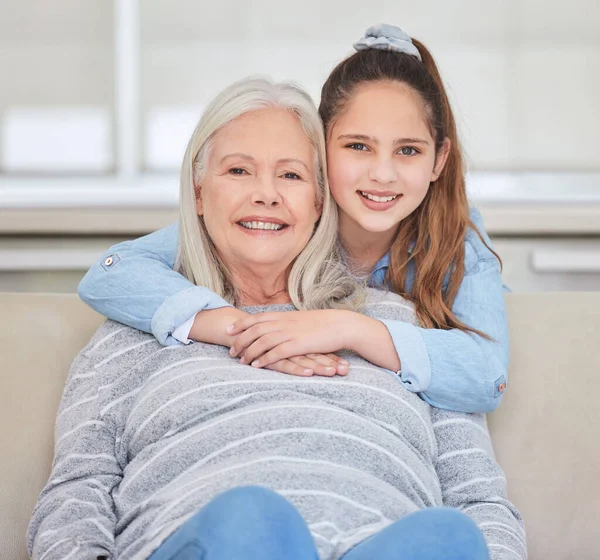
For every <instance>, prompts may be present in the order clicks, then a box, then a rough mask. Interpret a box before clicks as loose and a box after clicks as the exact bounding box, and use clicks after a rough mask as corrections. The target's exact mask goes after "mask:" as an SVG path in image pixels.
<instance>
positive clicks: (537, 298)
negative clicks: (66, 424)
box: [0, 292, 600, 560]
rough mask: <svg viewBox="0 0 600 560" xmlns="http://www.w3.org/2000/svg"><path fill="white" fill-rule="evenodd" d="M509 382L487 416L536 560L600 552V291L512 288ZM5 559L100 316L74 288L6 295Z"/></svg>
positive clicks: (0, 525) (1, 524)
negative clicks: (74, 365)
mask: <svg viewBox="0 0 600 560" xmlns="http://www.w3.org/2000/svg"><path fill="white" fill-rule="evenodd" d="M506 302H507V307H508V317H509V326H510V336H511V365H510V372H509V387H508V389H507V391H506V394H505V396H504V401H503V403H502V405H501V406H500V408H499V409H498V410H497V411H496V412H494V413H493V414H491V415H490V416H489V426H490V430H491V432H492V438H493V441H494V448H495V451H496V455H497V458H498V461H499V462H500V464H501V465H502V467H503V468H504V470H505V473H506V476H507V480H508V489H509V495H510V498H511V499H512V501H513V502H514V503H515V504H516V505H517V507H518V508H519V509H520V511H521V513H522V515H523V517H524V519H525V523H526V526H527V532H528V546H529V555H530V558H531V560H568V559H573V560H586V559H589V560H598V559H600V538H599V537H600V529H599V528H598V524H599V522H600V480H599V478H600V437H599V436H600V406H599V405H598V400H599V395H600V292H599V293H540V294H507V296H506ZM0 318H1V321H0V376H1V377H0V451H1V456H0V559H2V560H22V559H25V558H27V552H26V547H25V533H26V530H27V524H28V521H29V517H30V515H31V511H32V508H33V506H34V504H35V502H36V500H37V496H38V493H39V492H40V490H41V489H42V487H43V485H44V483H45V481H46V479H47V477H48V474H49V471H50V466H51V461H52V454H53V428H54V418H55V415H56V409H57V406H58V403H59V401H60V398H61V393H62V389H63V384H64V380H65V376H66V375H67V373H68V370H69V365H70V363H71V361H72V360H73V358H74V356H75V355H76V353H77V352H78V351H79V349H81V348H82V347H83V346H84V345H85V344H86V342H87V341H88V340H89V338H90V337H91V335H92V333H93V332H94V331H95V329H96V328H97V327H98V326H99V325H100V323H101V322H102V320H103V318H102V317H100V316H99V315H97V314H96V313H94V312H93V311H92V310H91V309H89V308H87V307H86V306H85V305H84V304H83V303H81V301H79V300H78V299H77V297H76V296H75V295H69V294H67V295H63V294H21V293H19V294H10V293H5V294H0Z"/></svg>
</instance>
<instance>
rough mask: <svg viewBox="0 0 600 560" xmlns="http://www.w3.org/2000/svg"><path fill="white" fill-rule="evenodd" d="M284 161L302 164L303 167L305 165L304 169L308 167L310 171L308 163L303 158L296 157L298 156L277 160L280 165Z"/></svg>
mask: <svg viewBox="0 0 600 560" xmlns="http://www.w3.org/2000/svg"><path fill="white" fill-rule="evenodd" d="M282 163H297V164H299V165H301V166H302V167H304V169H306V171H307V172H308V171H309V169H308V165H306V163H304V162H303V161H302V160H301V159H296V158H282V159H279V160H277V164H278V165H280V164H282Z"/></svg>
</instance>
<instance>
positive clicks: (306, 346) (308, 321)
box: [227, 309, 355, 371]
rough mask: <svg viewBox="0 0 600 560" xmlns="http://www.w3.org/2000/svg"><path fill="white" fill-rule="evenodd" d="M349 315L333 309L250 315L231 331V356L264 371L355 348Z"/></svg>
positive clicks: (235, 324)
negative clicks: (269, 367)
mask: <svg viewBox="0 0 600 560" xmlns="http://www.w3.org/2000/svg"><path fill="white" fill-rule="evenodd" d="M348 313H350V312H347V311H342V310H335V309H330V310H319V311H287V312H281V313H257V314H254V315H248V316H246V317H243V318H241V319H239V320H237V321H236V322H235V323H234V324H233V325H232V326H230V327H229V328H228V329H227V334H229V335H230V336H232V337H234V339H235V341H234V343H233V345H232V346H231V350H230V354H231V355H232V356H233V357H236V356H239V357H240V362H241V363H243V364H250V365H252V366H253V367H257V368H264V367H268V366H272V365H273V364H275V363H277V362H281V361H282V360H290V358H294V357H298V356H306V355H308V354H331V353H333V352H337V351H339V350H343V349H351V345H350V343H349V340H350V332H349V325H350V326H351V324H352V322H351V320H350V316H349V315H348ZM352 315H355V314H352ZM290 361H291V360H290ZM292 363H295V364H296V365H299V362H298V361H296V362H292ZM301 363H302V362H300V364H301ZM288 365H289V364H288ZM306 369H312V368H306ZM278 371H279V370H278Z"/></svg>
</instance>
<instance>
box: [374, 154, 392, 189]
mask: <svg viewBox="0 0 600 560" xmlns="http://www.w3.org/2000/svg"><path fill="white" fill-rule="evenodd" d="M369 179H371V180H372V181H376V182H377V183H381V184H382V185H386V184H389V183H393V182H394V181H396V180H397V179H398V172H397V170H396V167H395V166H394V162H393V161H392V160H391V159H390V158H386V159H380V160H377V161H375V162H373V165H372V167H371V169H370V170H369Z"/></svg>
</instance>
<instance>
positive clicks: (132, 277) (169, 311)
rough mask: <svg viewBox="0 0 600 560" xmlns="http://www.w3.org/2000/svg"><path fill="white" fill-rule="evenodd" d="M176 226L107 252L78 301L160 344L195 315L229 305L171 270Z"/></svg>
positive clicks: (170, 340) (82, 287)
mask: <svg viewBox="0 0 600 560" xmlns="http://www.w3.org/2000/svg"><path fill="white" fill-rule="evenodd" d="M178 242H179V241H178V225H177V224H173V225H171V226H168V227H166V228H163V229H161V230H158V231H156V232H154V233H151V234H150V235H146V236H144V237H141V238H139V239H135V240H132V241H125V242H123V243H119V244H118V245H115V246H113V247H111V248H110V249H109V250H108V251H107V252H106V253H105V254H104V255H103V256H102V258H101V259H100V260H99V261H98V262H96V263H95V264H94V265H92V267H91V268H90V270H89V271H88V272H87V274H86V275H85V276H84V278H83V279H82V281H81V282H80V284H79V288H78V293H79V297H80V298H81V299H82V300H83V301H84V302H85V303H87V304H88V305H89V306H90V307H91V308H92V309H94V310H95V311H97V312H98V313H100V314H101V315H104V316H106V317H108V318H109V319H113V320H115V321H119V322H120V323H124V324H125V325H128V326H130V327H134V328H136V329H139V330H141V331H144V332H147V333H151V334H154V336H155V337H156V339H157V340H158V341H159V342H160V343H161V344H163V345H173V344H180V342H179V341H178V340H176V339H175V338H174V337H173V336H172V333H173V331H174V330H175V329H176V328H177V327H179V326H180V325H182V324H183V323H184V322H185V321H187V320H188V319H189V318H190V317H192V316H193V315H194V314H195V313H197V312H198V311H202V310H204V309H217V308H219V307H225V306H228V305H230V304H229V303H228V302H227V301H225V300H224V299H223V298H221V297H220V296H218V295H217V294H215V293H214V292H212V291H211V290H209V289H208V288H205V287H202V286H196V285H195V284H194V283H192V282H190V281H189V280H188V279H187V278H185V277H184V276H182V275H181V274H179V273H178V272H176V271H175V270H173V266H174V263H175V258H176V256H177V247H178Z"/></svg>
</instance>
